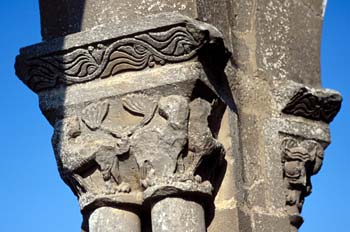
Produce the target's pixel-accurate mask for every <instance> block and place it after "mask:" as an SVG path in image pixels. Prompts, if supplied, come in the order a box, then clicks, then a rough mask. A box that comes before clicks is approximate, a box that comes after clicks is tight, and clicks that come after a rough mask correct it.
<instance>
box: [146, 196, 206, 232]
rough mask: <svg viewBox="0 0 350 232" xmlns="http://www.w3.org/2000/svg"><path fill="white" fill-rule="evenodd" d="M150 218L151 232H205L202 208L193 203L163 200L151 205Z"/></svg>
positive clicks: (175, 199)
mask: <svg viewBox="0 0 350 232" xmlns="http://www.w3.org/2000/svg"><path fill="white" fill-rule="evenodd" d="M151 218H152V231H153V232H175V231H188V232H203V231H206V225H205V214H204V209H203V206H202V205H200V204H199V203H196V202H194V201H188V200H184V199H181V198H174V197H169V198H165V199H163V200H160V201H158V202H156V203H155V204H154V205H153V207H152V210H151Z"/></svg>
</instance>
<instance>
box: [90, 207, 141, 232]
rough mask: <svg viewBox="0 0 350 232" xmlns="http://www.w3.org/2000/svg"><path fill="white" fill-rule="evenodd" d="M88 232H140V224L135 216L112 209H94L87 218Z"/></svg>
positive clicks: (124, 211) (128, 212) (131, 213)
mask: <svg viewBox="0 0 350 232" xmlns="http://www.w3.org/2000/svg"><path fill="white" fill-rule="evenodd" d="M89 231H90V232H127V231H130V232H140V231H141V222H140V218H139V216H138V215H137V214H135V213H133V212H130V211H126V210H120V209H116V208H112V207H101V208H98V209H96V210H95V211H94V212H93V213H92V214H91V215H90V218H89Z"/></svg>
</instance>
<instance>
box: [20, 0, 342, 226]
mask: <svg viewBox="0 0 350 232" xmlns="http://www.w3.org/2000/svg"><path fill="white" fill-rule="evenodd" d="M40 3H41V7H40V8H41V19H42V36H43V39H44V40H47V41H45V42H43V43H40V44H36V45H33V46H29V47H27V48H23V49H21V52H20V55H19V56H18V57H17V62H16V72H17V74H18V76H19V77H20V78H21V80H22V81H23V82H24V83H25V84H27V85H28V86H29V87H30V88H31V89H32V90H33V91H34V92H36V93H38V95H39V100H40V108H41V110H42V112H43V114H44V115H45V117H46V118H47V119H48V121H49V122H50V123H51V124H52V126H53V127H54V128H55V133H54V136H53V139H52V141H53V145H54V149H55V155H56V159H57V163H58V167H59V171H60V174H61V176H62V178H63V180H64V181H65V182H66V183H67V185H68V186H69V187H70V188H71V189H72V191H73V192H74V193H75V194H76V195H77V196H78V198H79V202H80V206H81V210H82V213H83V215H84V218H85V222H84V225H87V224H89V223H90V224H91V223H92V222H93V223H95V224H94V225H97V227H98V228H100V227H101V228H102V227H103V226H104V225H103V224H98V223H99V222H98V221H99V220H95V219H94V218H98V217H100V216H101V217H104V215H105V214H108V215H109V216H110V215H112V216H113V215H115V219H113V218H112V219H111V221H110V223H112V224H113V223H117V222H118V220H119V219H118V218H119V216H120V215H129V214H130V211H128V210H131V209H132V210H136V211H137V212H144V213H145V215H148V214H150V215H151V217H150V216H145V217H144V218H143V219H144V220H145V222H144V223H143V224H142V230H144V231H148V230H150V227H153V230H154V231H198V232H199V231H206V229H207V230H208V231H210V232H216V231H220V232H221V231H223V232H226V231H227V232H228V231H234V232H243V231H244V232H261V231H269V232H271V231H276V232H281V231H283V232H289V231H293V232H295V231H297V229H298V227H299V226H300V225H301V224H302V221H303V219H302V217H301V215H300V212H301V208H302V205H303V202H304V198H305V197H306V196H307V195H308V194H309V193H310V192H311V179H310V177H311V176H312V175H314V174H316V173H317V172H318V171H319V169H320V167H321V164H322V159H323V151H324V149H326V147H327V146H328V144H329V143H330V136H329V128H328V124H329V123H330V122H331V121H332V120H333V118H334V116H335V115H336V114H337V112H338V110H339V109H340V105H341V100H342V99H341V96H340V95H339V93H338V92H336V91H332V90H327V89H322V88H320V86H321V82H320V64H319V48H320V35H321V26H322V14H323V11H324V8H323V7H324V6H323V1H322V0H312V1H304V0H299V1H296V0H293V1H278V0H261V1H260V0H259V1H258V0H227V1H217V0H159V1H158V0H157V1H156V0H143V1H134V0H132V1H124V0H122V1H111V0H107V1H92V0H79V1H66V0H50V1H49V0H46V1H44V0H41V1H40ZM194 19H197V20H194ZM61 36H64V37H61ZM182 198H183V199H192V200H193V199H196V201H192V200H183V199H182ZM196 202H201V204H198V203H196ZM106 206H108V207H110V206H113V207H114V208H106ZM202 206H203V207H204V208H203V207H202ZM118 207H119V208H121V209H124V210H125V211H124V210H119V211H118V212H115V213H111V214H109V213H106V212H105V210H106V211H108V210H111V211H115V208H118ZM91 212H93V213H92V215H91ZM131 214H132V213H131ZM96 215H97V216H96ZM118 215H119V216H118ZM89 216H90V221H89ZM112 216H111V217H112ZM134 216H137V215H133V216H130V218H133V217H134ZM113 217H114V216H113ZM150 218H151V219H150ZM179 218H181V220H179ZM92 219H94V220H95V221H91V220H92ZM101 220H104V218H102V219H101ZM133 220H134V219H133ZM135 220H136V219H135ZM151 221H152V226H150V224H151ZM88 222H89V223H88ZM184 222H185V223H184ZM186 222H188V223H186ZM96 223H97V224H96ZM137 223H139V222H136V224H137ZM126 226H128V225H126ZM164 228H167V230H166V229H164ZM85 229H86V228H85ZM86 230H88V229H86ZM103 231H104V230H103ZM106 231H108V230H106Z"/></svg>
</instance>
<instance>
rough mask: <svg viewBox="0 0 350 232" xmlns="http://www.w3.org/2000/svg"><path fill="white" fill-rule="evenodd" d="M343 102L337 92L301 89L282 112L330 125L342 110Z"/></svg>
mask: <svg viewBox="0 0 350 232" xmlns="http://www.w3.org/2000/svg"><path fill="white" fill-rule="evenodd" d="M341 102H342V97H341V96H340V94H338V93H336V92H333V91H332V92H331V91H322V90H319V91H311V90H309V89H307V88H300V89H299V90H298V92H296V94H295V95H294V96H293V97H292V99H291V100H290V101H289V103H288V104H287V105H286V107H285V108H284V109H283V110H282V112H283V113H285V114H292V115H295V116H301V117H305V118H308V119H312V120H317V121H324V122H326V123H330V122H331V121H332V120H333V119H334V117H335V115H336V114H337V113H338V111H339V110H340V107H341Z"/></svg>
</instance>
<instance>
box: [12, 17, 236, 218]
mask: <svg viewBox="0 0 350 232" xmlns="http://www.w3.org/2000/svg"><path fill="white" fill-rule="evenodd" d="M147 20H152V23H150V22H148V21H147ZM135 28H136V29H138V30H136V29H135ZM96 30H97V31H96ZM99 30H102V31H103V28H102V29H101V28H99V29H95V30H92V31H90V32H81V33H77V34H73V35H69V36H67V37H66V38H65V45H64V46H63V48H61V49H59V48H58V47H55V45H54V44H55V43H57V41H55V40H52V41H48V42H44V43H41V44H38V45H34V46H32V47H28V48H25V49H23V50H22V51H21V55H19V56H18V57H17V63H16V70H17V74H18V75H19V77H20V78H21V80H22V81H24V82H25V83H26V84H27V85H28V86H29V87H30V88H31V89H32V90H33V91H35V92H37V93H38V94H39V98H40V107H41V110H42V111H43V113H44V115H45V116H46V117H47V119H48V120H49V122H50V123H51V124H52V125H53V126H54V129H55V130H54V135H53V137H52V144H53V147H54V151H55V155H56V160H57V163H58V168H59V172H60V175H61V177H62V179H63V180H64V181H65V183H66V184H67V185H68V186H69V187H70V188H71V189H72V191H73V192H74V194H75V195H76V196H77V197H78V199H79V203H80V207H81V210H82V212H83V214H84V215H85V216H87V215H89V214H90V213H91V212H92V211H94V210H95V209H96V208H100V207H103V206H112V207H125V206H126V205H127V206H128V207H133V208H138V207H141V208H142V206H143V205H151V204H152V202H156V201H158V200H159V199H162V198H164V197H169V196H172V197H181V196H183V195H186V196H189V197H191V196H192V197H197V196H199V198H206V199H209V198H210V197H211V196H212V194H213V191H214V187H213V186H215V185H216V181H217V180H216V178H217V177H216V176H215V175H214V173H215V171H216V169H217V168H218V167H219V166H220V164H221V161H222V160H223V157H224V154H225V152H224V148H223V145H222V144H221V143H220V142H218V140H217V135H218V128H219V127H220V121H221V118H222V117H223V113H224V111H225V108H226V106H227V105H228V104H230V103H229V101H227V99H229V95H227V94H226V93H228V91H227V92H226V93H225V92H224V91H223V88H222V87H221V88H217V86H216V85H215V83H216V82H218V81H219V80H215V79H219V78H224V77H223V70H222V69H221V67H225V64H226V61H227V57H228V56H227V55H228V53H227V52H226V50H225V48H224V44H223V39H222V36H221V34H220V33H219V32H218V31H217V29H216V28H214V27H213V26H210V25H208V24H205V23H202V22H197V21H195V20H192V19H190V18H187V17H184V16H182V15H179V14H171V17H170V16H166V15H165V14H160V15H158V16H152V17H151V18H147V17H146V18H145V23H144V24H142V25H140V24H136V25H135V27H133V26H131V25H127V27H125V28H123V25H120V26H119V27H118V28H117V29H116V32H114V33H113V34H112V35H110V37H107V38H106V37H103V39H101V38H99V37H98V36H97V38H95V37H94V36H95V35H96V34H98V33H97V32H98V31H99ZM108 31H111V30H110V28H108ZM84 34H87V35H84ZM79 36H85V37H88V38H90V40H88V41H85V43H81V42H80V40H79V39H77V38H78V37H79ZM91 37H92V38H93V39H91ZM211 47H215V52H210V51H211V50H210V48H211ZM216 48H219V49H216ZM209 52H210V53H209ZM211 62H215V64H218V65H212V64H211ZM204 64H205V66H206V67H205V68H203V65H204ZM208 68H209V69H211V71H210V72H208ZM140 71H142V72H140ZM231 107H232V105H231ZM149 203H151V204H149Z"/></svg>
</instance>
